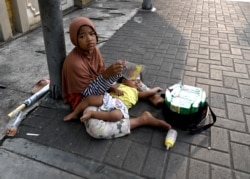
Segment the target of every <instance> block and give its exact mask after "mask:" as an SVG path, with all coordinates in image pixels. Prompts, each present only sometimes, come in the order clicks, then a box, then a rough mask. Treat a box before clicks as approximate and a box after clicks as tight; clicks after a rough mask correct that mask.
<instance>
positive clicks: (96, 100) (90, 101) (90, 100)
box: [63, 95, 103, 121]
mask: <svg viewBox="0 0 250 179" xmlns="http://www.w3.org/2000/svg"><path fill="white" fill-rule="evenodd" d="M102 99H103V95H99V96H87V97H86V98H85V99H84V100H82V101H81V102H80V103H79V104H78V105H77V106H76V108H75V109H74V110H73V111H72V112H71V113H70V114H68V115H67V116H65V117H64V118H63V120H64V121H70V120H72V119H77V118H78V115H79V114H80V113H82V112H83V111H84V109H86V108H87V107H88V106H101V105H102Z"/></svg>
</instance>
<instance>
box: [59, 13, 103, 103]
mask: <svg viewBox="0 0 250 179" xmlns="http://www.w3.org/2000/svg"><path fill="white" fill-rule="evenodd" d="M83 25H87V26H89V27H91V28H92V29H93V30H94V31H95V33H96V30H95V26H94V24H93V22H92V21H91V20H90V19H88V18H85V17H78V18H75V19H74V20H73V21H72V22H71V24H70V27H69V33H70V40H71V42H72V44H74V45H75V48H74V49H73V50H72V51H71V52H70V53H69V54H68V56H67V57H66V59H65V61H64V64H63V68H62V97H63V100H64V102H68V97H69V95H71V94H80V93H81V92H82V91H83V90H85V89H86V87H87V86H88V85H89V84H90V83H91V82H92V81H93V80H94V79H95V78H96V77H97V76H98V75H100V74H101V73H102V72H103V71H104V69H105V64H104V61H103V58H102V56H101V53H100V51H99V49H97V48H95V50H94V51H93V52H92V53H89V52H87V51H84V50H82V49H80V48H79V47H78V42H77V33H78V31H79V29H80V27H81V26H83ZM96 38H97V40H98V37H97V34H96Z"/></svg>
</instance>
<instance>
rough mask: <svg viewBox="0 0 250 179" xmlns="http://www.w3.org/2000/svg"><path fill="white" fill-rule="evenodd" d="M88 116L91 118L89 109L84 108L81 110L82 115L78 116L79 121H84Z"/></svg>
mask: <svg viewBox="0 0 250 179" xmlns="http://www.w3.org/2000/svg"><path fill="white" fill-rule="evenodd" d="M89 118H91V111H88V110H85V111H84V112H83V115H82V117H81V118H80V121H81V122H84V121H86V120H88V119H89Z"/></svg>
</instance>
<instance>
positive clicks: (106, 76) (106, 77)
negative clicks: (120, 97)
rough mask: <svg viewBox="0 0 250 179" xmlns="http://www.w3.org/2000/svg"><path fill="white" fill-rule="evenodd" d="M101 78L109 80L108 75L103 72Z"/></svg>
mask: <svg viewBox="0 0 250 179" xmlns="http://www.w3.org/2000/svg"><path fill="white" fill-rule="evenodd" d="M102 77H103V78H104V79H108V78H109V75H108V73H107V72H106V71H104V72H103V73H102Z"/></svg>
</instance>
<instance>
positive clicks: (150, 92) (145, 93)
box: [138, 87, 162, 98]
mask: <svg viewBox="0 0 250 179" xmlns="http://www.w3.org/2000/svg"><path fill="white" fill-rule="evenodd" d="M160 91H162V88H160V87H155V88H151V89H149V90H147V91H139V92H138V97H139V98H148V97H150V96H153V95H155V94H156V93H158V92H160Z"/></svg>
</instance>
